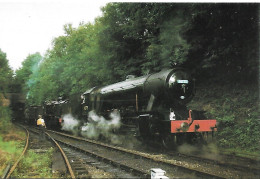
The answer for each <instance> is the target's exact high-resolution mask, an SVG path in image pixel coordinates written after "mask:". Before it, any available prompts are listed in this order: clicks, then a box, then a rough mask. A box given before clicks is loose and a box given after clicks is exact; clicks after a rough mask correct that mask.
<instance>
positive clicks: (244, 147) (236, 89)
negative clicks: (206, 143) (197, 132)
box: [189, 84, 260, 152]
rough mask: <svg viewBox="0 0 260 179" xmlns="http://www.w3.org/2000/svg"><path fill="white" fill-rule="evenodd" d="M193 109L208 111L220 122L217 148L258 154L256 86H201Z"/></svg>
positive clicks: (259, 129) (192, 104) (191, 106)
mask: <svg viewBox="0 0 260 179" xmlns="http://www.w3.org/2000/svg"><path fill="white" fill-rule="evenodd" d="M189 107H190V108H191V109H197V110H205V111H207V113H206V114H208V115H209V116H211V117H210V118H215V119H217V121H218V124H219V125H218V132H217V133H216V139H217V144H218V146H219V147H221V148H225V149H236V148H237V149H238V150H240V151H249V152H257V151H258V150H259V136H260V125H259V120H258V119H259V110H258V90H257V86H254V85H250V86H248V85H241V84H240V85H231V84H226V85H216V84H211V85H207V86H200V89H199V90H197V94H196V95H195V97H194V99H193V101H192V102H191V103H190V104H189Z"/></svg>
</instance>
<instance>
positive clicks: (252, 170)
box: [168, 152, 260, 178]
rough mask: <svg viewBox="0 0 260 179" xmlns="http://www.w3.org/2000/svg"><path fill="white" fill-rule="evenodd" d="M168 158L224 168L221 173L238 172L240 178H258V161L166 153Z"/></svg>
mask: <svg viewBox="0 0 260 179" xmlns="http://www.w3.org/2000/svg"><path fill="white" fill-rule="evenodd" d="M168 154H169V155H170V156H173V157H174V158H176V159H182V160H189V161H194V162H198V161H199V162H200V163H201V164H200V165H212V166H215V168H220V170H221V168H224V170H222V172H225V171H227V170H229V171H232V170H233V171H234V170H235V171H238V172H239V174H237V176H238V177H239V176H240V177H242V178H248V177H249V178H255V177H257V176H260V165H259V161H257V160H252V159H248V158H245V157H237V156H236V157H234V156H231V155H223V154H222V155H220V154H212V156H213V157H214V159H213V158H207V157H205V156H203V155H192V154H184V153H179V152H168Z"/></svg>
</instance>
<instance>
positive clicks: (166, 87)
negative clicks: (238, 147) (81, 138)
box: [44, 68, 217, 146]
mask: <svg viewBox="0 0 260 179" xmlns="http://www.w3.org/2000/svg"><path fill="white" fill-rule="evenodd" d="M194 91H195V85H194V81H193V79H192V78H191V76H190V75H189V73H187V72H186V71H185V70H184V69H183V68H174V69H164V70H162V71H160V72H158V73H154V74H149V75H146V76H141V77H135V76H132V75H131V76H128V77H127V79H126V80H125V81H122V82H118V83H115V84H111V85H107V86H102V87H94V88H91V89H89V90H87V91H86V92H85V93H83V94H81V95H80V96H79V95H76V97H75V96H74V98H71V99H74V100H69V101H62V100H59V101H56V102H55V101H53V102H51V103H49V104H47V103H46V104H45V105H44V106H45V107H44V118H45V120H46V124H47V127H48V125H49V126H54V125H56V126H61V122H62V119H61V118H62V116H63V115H64V114H66V113H72V114H74V115H77V118H78V119H82V121H84V120H85V121H88V114H89V112H90V111H95V112H96V114H98V115H100V116H104V117H105V118H106V119H107V120H110V119H109V114H110V113H111V112H113V111H117V112H119V113H120V116H121V123H122V125H121V128H120V130H121V131H132V133H133V135H135V136H139V137H141V138H142V139H144V140H154V139H158V140H160V141H163V144H164V145H165V146H169V145H172V144H176V143H177V144H179V143H182V142H187V141H188V142H191V141H193V140H194V139H197V138H198V137H199V138H201V136H202V135H201V134H204V133H207V134H208V133H213V132H214V131H217V127H216V123H217V122H216V120H215V119H206V118H205V116H204V115H203V112H201V111H191V110H188V109H187V108H186V104H187V103H188V102H189V101H190V100H191V99H192V97H193V96H194ZM79 97H81V99H79ZM75 99H76V100H75Z"/></svg>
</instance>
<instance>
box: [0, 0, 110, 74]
mask: <svg viewBox="0 0 260 179" xmlns="http://www.w3.org/2000/svg"><path fill="white" fill-rule="evenodd" d="M108 2H109V1H108V0H95V1H94V0H0V49H1V50H2V51H3V52H4V53H6V55H7V59H8V60H9V65H10V67H11V68H12V69H13V70H16V69H18V68H19V67H21V63H22V61H23V60H24V59H26V57H27V56H28V55H29V54H34V53H36V52H40V53H41V55H42V56H43V55H44V53H45V52H46V50H47V49H48V48H51V42H52V40H53V38H55V37H58V36H60V35H63V34H64V31H63V26H64V25H65V24H68V23H71V24H72V25H73V27H78V25H79V23H80V22H85V23H87V22H92V23H93V22H94V19H95V18H96V17H98V16H101V15H102V12H101V10H100V8H101V7H103V6H105V5H106V3H108Z"/></svg>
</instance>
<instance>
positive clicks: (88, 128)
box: [81, 110, 121, 144]
mask: <svg viewBox="0 0 260 179" xmlns="http://www.w3.org/2000/svg"><path fill="white" fill-rule="evenodd" d="M109 118H110V119H108V120H106V119H105V118H104V117H103V116H98V115H97V114H96V113H95V112H94V111H90V112H89V114H88V123H86V124H85V125H84V126H83V127H82V130H81V135H82V136H84V137H87V138H90V139H95V140H97V139H99V138H101V137H104V138H105V139H106V140H109V141H110V142H112V143H113V144H119V143H121V140H120V137H119V136H118V135H117V134H115V133H114V132H115V131H116V130H118V129H119V128H120V126H121V122H120V119H121V117H120V114H119V112H118V111H116V110H115V111H113V112H112V113H111V114H110V115H109Z"/></svg>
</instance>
